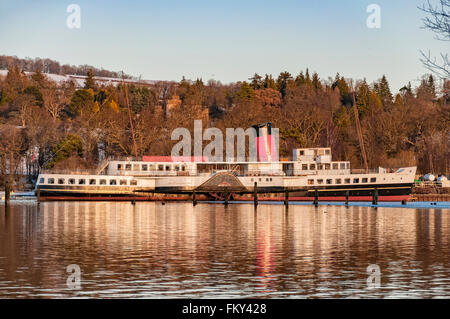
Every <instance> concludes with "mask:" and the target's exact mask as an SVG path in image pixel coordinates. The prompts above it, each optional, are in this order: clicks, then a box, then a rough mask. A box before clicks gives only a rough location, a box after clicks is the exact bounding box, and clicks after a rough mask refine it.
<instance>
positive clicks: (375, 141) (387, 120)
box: [0, 65, 450, 181]
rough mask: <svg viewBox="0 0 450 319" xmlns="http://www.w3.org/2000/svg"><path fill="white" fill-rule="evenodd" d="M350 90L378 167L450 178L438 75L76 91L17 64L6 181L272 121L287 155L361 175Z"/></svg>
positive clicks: (1, 150)
mask: <svg viewBox="0 0 450 319" xmlns="http://www.w3.org/2000/svg"><path fill="white" fill-rule="evenodd" d="M352 87H353V88H354V92H355V98H356V107H357V109H358V111H359V117H360V121H361V127H362V134H363V137H364V142H365V148H366V152H367V158H368V164H369V166H370V167H378V166H382V167H400V166H405V165H417V166H418V169H419V172H421V173H428V172H433V173H435V174H448V173H449V158H450V156H449V155H450V154H449V136H450V135H449V133H450V132H449V128H450V125H449V120H450V105H449V104H450V103H449V102H450V81H448V80H443V81H442V80H441V81H438V80H436V79H435V78H434V77H433V76H432V75H426V76H424V77H423V78H422V80H421V82H420V84H419V85H418V86H417V87H412V86H411V84H410V83H408V82H406V83H405V86H404V87H403V88H402V89H400V91H399V92H392V91H391V88H390V86H389V82H388V79H387V77H386V76H382V77H381V78H380V79H379V80H378V81H375V82H374V83H368V82H367V81H366V80H358V81H356V80H351V79H346V78H345V77H344V76H342V75H340V74H337V75H336V76H335V78H329V79H327V80H323V79H321V78H320V77H319V75H318V74H317V73H312V74H311V73H310V72H309V70H305V71H302V72H299V73H298V74H296V75H294V74H291V73H289V72H282V73H280V74H279V75H278V76H276V77H273V76H272V75H264V76H261V75H258V74H254V75H253V76H251V77H250V78H249V79H246V80H245V81H242V82H237V83H232V84H222V83H220V82H217V81H214V80H210V81H208V82H207V83H205V82H203V81H202V80H201V79H197V80H195V81H190V80H186V79H184V78H183V79H182V80H181V81H180V82H159V83H156V84H155V85H153V86H138V85H127V86H126V88H125V87H124V86H123V85H118V86H99V85H97V83H96V82H95V77H94V72H92V71H90V72H88V78H87V79H86V82H85V86H84V88H78V89H77V88H76V87H75V86H74V84H73V83H72V82H64V83H55V82H53V81H52V80H50V79H48V78H47V77H46V75H45V74H44V73H42V72H40V70H39V69H38V70H36V72H35V73H34V74H32V75H26V74H25V73H24V72H23V69H21V68H20V67H19V66H17V65H15V66H10V67H9V72H8V74H7V76H6V77H4V78H2V79H0V139H1V141H2V143H1V145H0V175H1V176H3V181H4V180H5V179H6V178H10V179H14V178H17V176H19V175H21V174H28V175H30V176H33V175H36V174H37V173H38V172H39V171H41V170H43V169H50V168H75V167H81V168H90V167H94V166H96V165H97V164H98V163H99V162H100V161H101V159H102V157H125V156H135V155H137V156H142V155H170V152H171V149H172V146H173V145H174V144H175V143H176V142H177V141H171V132H172V131H173V129H175V128H177V127H186V128H188V129H191V130H192V129H193V123H194V120H196V119H202V120H203V126H204V127H205V128H206V127H217V128H220V129H222V131H223V132H225V128H238V127H242V128H248V127H250V126H251V125H253V124H256V123H264V122H272V123H273V126H274V127H277V128H279V129H280V154H281V157H288V156H290V155H291V151H292V149H293V148H294V147H318V146H330V147H331V148H332V150H333V154H334V158H335V159H336V160H350V161H351V164H352V166H353V167H354V168H358V167H362V163H363V162H362V158H361V150H360V144H359V140H358V134H357V130H356V123H355V112H354V109H353V96H352ZM127 98H128V101H129V105H130V109H131V114H129V113H128V108H127V102H126V100H127ZM130 116H131V122H130ZM130 123H132V125H133V130H134V135H135V143H136V152H135V151H134V147H133V145H134V144H133V136H132V133H131V132H132V130H131V125H130ZM205 144H206V143H205ZM24 162H25V163H26V168H25V171H23V170H24V169H23V163H24ZM8 172H11V173H12V174H7V173H8Z"/></svg>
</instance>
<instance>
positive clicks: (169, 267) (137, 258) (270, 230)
mask: <svg viewBox="0 0 450 319" xmlns="http://www.w3.org/2000/svg"><path fill="white" fill-rule="evenodd" d="M0 212H1V213H0V297H1V298H23V297H33V298H86V297H88V298H100V297H106V298H115V297H121V298H306V297H307V298H348V297H352V298H372V297H376V298H379V297H383V298H394V297H406V298H434V297H444V298H449V297H450V209H445V208H436V209H425V208H404V207H403V208H402V207H397V208H394V207H379V208H377V209H375V208H372V207H357V206H351V207H348V208H346V207H343V206H319V208H314V207H313V206H309V205H292V206H290V207H289V210H288V212H286V210H285V208H284V206H283V205H259V206H258V208H257V210H256V211H255V209H254V207H253V205H252V204H230V205H229V206H228V207H224V206H223V205H218V204H199V205H198V206H196V207H193V206H192V204H191V203H167V204H166V205H162V204H161V203H151V202H139V203H136V205H135V206H133V205H131V204H130V203H120V202H117V203H114V202H111V203H110V202H102V203H93V202H44V203H41V204H40V206H39V207H38V206H37V205H36V203H35V202H29V203H27V202H22V203H19V204H17V203H16V204H13V205H11V207H10V208H9V211H8V212H7V213H6V214H5V213H4V207H3V206H1V207H0ZM71 264H76V265H79V267H80V269H81V281H80V283H81V289H79V290H71V289H69V287H68V285H67V278H68V276H70V275H71V273H67V266H68V265H71ZM371 264H376V265H378V266H379V267H380V271H381V274H380V280H381V282H380V285H379V287H375V288H371V287H370V286H368V283H367V279H368V277H369V275H370V274H368V273H367V267H368V266H369V265H371Z"/></svg>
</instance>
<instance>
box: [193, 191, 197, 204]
mask: <svg viewBox="0 0 450 319" xmlns="http://www.w3.org/2000/svg"><path fill="white" fill-rule="evenodd" d="M192 205H193V206H196V205H197V198H196V197H195V190H194V191H193V192H192Z"/></svg>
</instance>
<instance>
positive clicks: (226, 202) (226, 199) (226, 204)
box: [224, 193, 228, 207]
mask: <svg viewBox="0 0 450 319" xmlns="http://www.w3.org/2000/svg"><path fill="white" fill-rule="evenodd" d="M224 196H225V202H224V205H225V207H227V206H228V193H225V195H224Z"/></svg>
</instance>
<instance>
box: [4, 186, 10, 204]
mask: <svg viewBox="0 0 450 319" xmlns="http://www.w3.org/2000/svg"><path fill="white" fill-rule="evenodd" d="M10 197H11V188H10V186H9V183H8V182H7V183H6V184H5V207H8V206H9V200H10Z"/></svg>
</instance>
